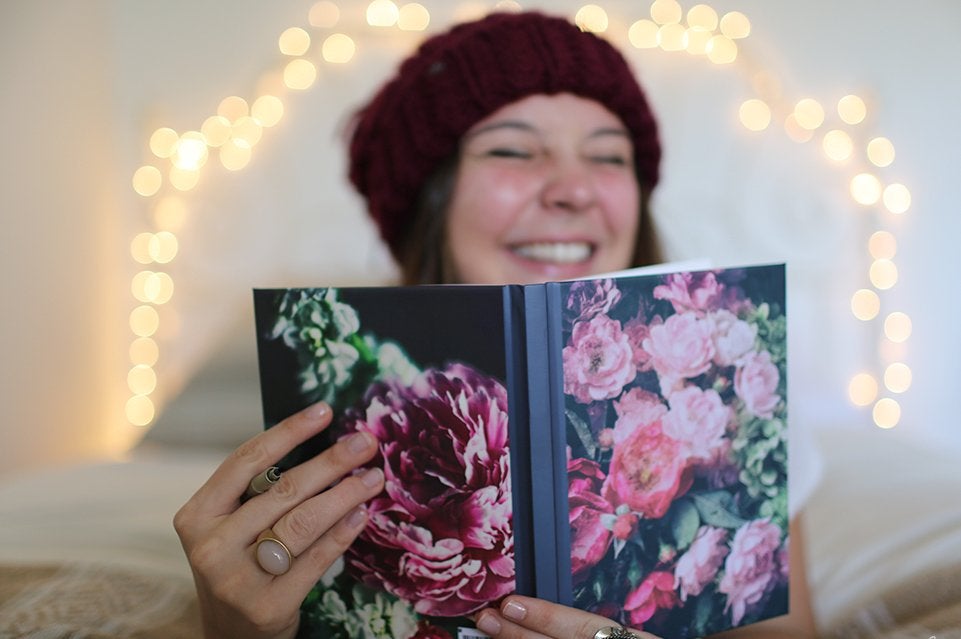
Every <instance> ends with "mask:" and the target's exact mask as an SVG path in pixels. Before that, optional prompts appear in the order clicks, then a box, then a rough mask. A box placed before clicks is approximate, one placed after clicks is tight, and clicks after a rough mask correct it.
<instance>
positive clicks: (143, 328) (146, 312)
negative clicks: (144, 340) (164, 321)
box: [130, 306, 160, 337]
mask: <svg viewBox="0 0 961 639" xmlns="http://www.w3.org/2000/svg"><path fill="white" fill-rule="evenodd" d="M158 328H160V316H159V315H158V314H157V310H156V309H155V308H154V307H152V306H138V307H137V308H135V309H133V310H132V311H131V312H130V330H131V331H133V334H134V335H136V336H137V337H150V336H152V335H153V334H154V333H156V332H157V329H158Z"/></svg>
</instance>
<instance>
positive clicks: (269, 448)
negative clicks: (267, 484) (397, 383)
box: [191, 402, 331, 517]
mask: <svg viewBox="0 0 961 639" xmlns="http://www.w3.org/2000/svg"><path fill="white" fill-rule="evenodd" d="M330 421H331V410H330V406H328V405H327V404H325V403H322V402H321V403H318V404H314V405H313V406H309V407H307V408H305V409H304V410H302V411H300V412H299V413H295V414H293V415H291V416H290V417H288V418H287V419H285V420H283V421H281V422H280V423H278V424H277V425H276V426H274V427H272V428H269V429H267V430H265V431H264V432H262V433H260V434H258V435H256V436H255V437H252V438H251V439H248V440H247V441H246V442H244V443H243V444H241V445H240V446H239V447H238V448H237V449H236V450H235V451H233V452H232V453H231V454H230V456H229V457H227V459H226V460H224V462H223V463H222V464H221V465H220V466H219V467H218V468H217V470H215V471H214V473H213V474H212V475H211V476H210V479H208V480H207V482H206V483H205V484H204V485H203V486H201V487H200V490H198V491H197V493H196V494H195V495H194V497H192V498H191V502H193V507H195V508H196V509H197V511H198V513H199V514H200V515H201V516H207V517H214V516H219V515H224V514H227V513H230V512H233V511H234V510H235V509H236V508H237V500H238V499H239V498H240V496H241V495H242V494H243V493H244V491H245V490H246V489H247V485H248V484H249V483H250V480H251V478H252V477H254V476H255V475H257V474H258V473H261V472H263V471H264V469H266V468H269V467H270V466H273V465H274V464H276V463H277V461H279V460H280V459H281V458H282V457H283V456H284V455H286V454H287V453H289V452H290V451H291V450H293V449H294V448H295V447H296V446H298V445H299V444H302V443H303V442H305V441H307V440H308V439H310V438H311V437H313V436H314V435H316V434H317V433H319V432H321V431H322V430H323V429H324V428H326V427H327V426H328V425H329V424H330ZM275 488H276V486H275Z"/></svg>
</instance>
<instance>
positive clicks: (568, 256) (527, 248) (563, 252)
mask: <svg viewBox="0 0 961 639" xmlns="http://www.w3.org/2000/svg"><path fill="white" fill-rule="evenodd" d="M511 251H512V252H513V253H514V254H515V255H518V256H520V257H523V258H524V259H528V260H532V261H534V262H549V263H553V264H576V263H579V262H584V261H586V260H588V259H590V257H591V255H592V254H593V253H594V246H593V245H592V244H590V243H589V242H531V243H529V244H516V245H514V246H512V247H511Z"/></svg>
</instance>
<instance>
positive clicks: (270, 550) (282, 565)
mask: <svg viewBox="0 0 961 639" xmlns="http://www.w3.org/2000/svg"><path fill="white" fill-rule="evenodd" d="M256 554H257V563H258V564H260V567H261V568H263V569H264V570H265V571H266V572H269V573H270V574H272V575H276V576H278V577H279V576H280V575H283V574H284V573H286V572H287V571H288V570H290V564H291V563H293V560H294V558H293V555H291V554H290V550H289V549H288V548H287V546H286V545H285V544H284V542H282V541H280V540H279V539H277V534H276V533H274V531H273V529H271V528H268V529H267V530H265V531H264V532H262V533H260V536H259V537H257V548H256Z"/></svg>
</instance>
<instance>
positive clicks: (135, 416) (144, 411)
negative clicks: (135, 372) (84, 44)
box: [124, 395, 156, 426]
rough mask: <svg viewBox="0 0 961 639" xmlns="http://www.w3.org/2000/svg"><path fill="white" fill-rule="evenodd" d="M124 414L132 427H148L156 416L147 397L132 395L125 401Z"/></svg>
mask: <svg viewBox="0 0 961 639" xmlns="http://www.w3.org/2000/svg"><path fill="white" fill-rule="evenodd" d="M124 413H125V415H126V416H127V421H128V422H130V423H131V424H133V425H134V426H148V425H149V424H150V422H152V421H153V420H154V417H155V416H156V409H154V405H153V402H152V401H150V398H149V397H145V396H143V395H134V396H133V397H131V398H130V399H128V400H127V404H126V406H125V410H124Z"/></svg>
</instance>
